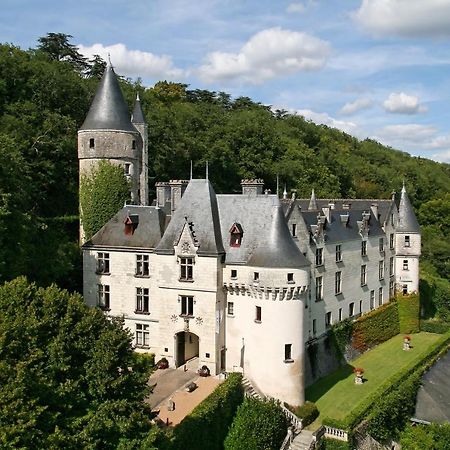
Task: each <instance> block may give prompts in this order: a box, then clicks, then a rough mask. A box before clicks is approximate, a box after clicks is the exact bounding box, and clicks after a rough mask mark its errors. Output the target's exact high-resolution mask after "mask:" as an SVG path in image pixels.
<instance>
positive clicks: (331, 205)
mask: <svg viewBox="0 0 450 450" xmlns="http://www.w3.org/2000/svg"><path fill="white" fill-rule="evenodd" d="M328 206H329V208H330V209H334V206H335V203H334V200H330V201H329V202H328Z"/></svg>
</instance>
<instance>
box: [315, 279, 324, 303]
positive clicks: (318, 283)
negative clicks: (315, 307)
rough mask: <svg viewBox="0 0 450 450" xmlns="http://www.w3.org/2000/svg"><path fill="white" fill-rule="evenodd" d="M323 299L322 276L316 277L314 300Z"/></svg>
mask: <svg viewBox="0 0 450 450" xmlns="http://www.w3.org/2000/svg"><path fill="white" fill-rule="evenodd" d="M320 300H323V277H316V302H318V301H320Z"/></svg>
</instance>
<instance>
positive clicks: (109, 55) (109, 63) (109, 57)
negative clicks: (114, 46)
mask: <svg viewBox="0 0 450 450" xmlns="http://www.w3.org/2000/svg"><path fill="white" fill-rule="evenodd" d="M108 67H111V68H112V64H111V53H109V52H108Z"/></svg>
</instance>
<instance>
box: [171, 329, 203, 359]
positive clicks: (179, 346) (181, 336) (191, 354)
mask: <svg viewBox="0 0 450 450" xmlns="http://www.w3.org/2000/svg"><path fill="white" fill-rule="evenodd" d="M198 342H199V339H198V336H197V335H196V334H194V333H190V332H188V331H180V332H179V333H177V334H176V335H175V348H176V366H177V367H180V366H182V365H183V364H184V363H185V362H186V361H189V360H190V359H192V358H195V357H196V356H198V347H199V345H198Z"/></svg>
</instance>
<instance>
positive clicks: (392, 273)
mask: <svg viewBox="0 0 450 450" xmlns="http://www.w3.org/2000/svg"><path fill="white" fill-rule="evenodd" d="M392 275H394V257H393V256H391V257H390V258H389V276H391V277H392Z"/></svg>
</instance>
